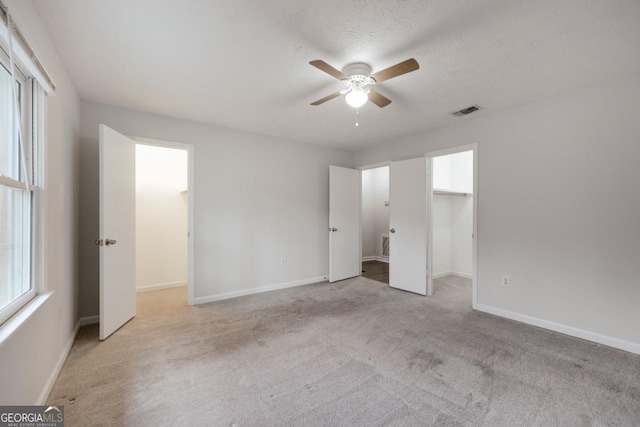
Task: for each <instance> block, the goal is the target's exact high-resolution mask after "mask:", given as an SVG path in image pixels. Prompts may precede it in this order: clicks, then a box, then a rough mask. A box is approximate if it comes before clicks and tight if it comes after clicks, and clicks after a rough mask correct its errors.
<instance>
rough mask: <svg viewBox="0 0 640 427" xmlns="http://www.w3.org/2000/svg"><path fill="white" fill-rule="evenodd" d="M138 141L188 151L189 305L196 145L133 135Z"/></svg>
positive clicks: (191, 297) (192, 278)
mask: <svg viewBox="0 0 640 427" xmlns="http://www.w3.org/2000/svg"><path fill="white" fill-rule="evenodd" d="M131 139H133V140H134V141H135V142H136V143H139V144H142V145H152V146H155V147H164V148H177V149H179V150H186V151H187V186H188V192H187V197H188V206H189V214H188V219H187V222H188V225H187V227H188V230H189V239H188V245H187V259H188V278H187V299H188V302H189V305H194V304H195V250H194V248H195V245H194V241H195V227H194V214H195V212H194V211H195V209H194V207H195V178H194V173H195V172H194V164H195V155H194V150H195V147H194V146H193V144H185V143H182V142H173V141H164V140H161V139H153V138H144V137H136V136H134V137H131Z"/></svg>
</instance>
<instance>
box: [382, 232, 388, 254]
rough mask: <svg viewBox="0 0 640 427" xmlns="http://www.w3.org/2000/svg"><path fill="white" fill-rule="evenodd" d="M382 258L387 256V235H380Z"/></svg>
mask: <svg viewBox="0 0 640 427" xmlns="http://www.w3.org/2000/svg"><path fill="white" fill-rule="evenodd" d="M382 256H386V257H388V256H389V235H388V234H383V235H382Z"/></svg>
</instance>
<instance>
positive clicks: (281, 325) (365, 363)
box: [48, 277, 640, 427]
mask: <svg viewBox="0 0 640 427" xmlns="http://www.w3.org/2000/svg"><path fill="white" fill-rule="evenodd" d="M434 285H435V287H436V292H435V294H434V296H433V297H431V298H427V297H421V296H417V295H413V294H410V293H407V292H403V291H399V290H395V289H391V288H389V287H388V286H386V285H384V284H382V283H380V282H375V281H372V280H370V279H367V278H363V277H360V278H355V279H350V280H345V281H342V282H338V283H334V284H329V283H319V284H315V285H307V286H302V287H297V288H291V289H286V290H281V291H275V292H267V293H263V294H259V295H252V296H246V297H241V298H236V299H232V300H226V301H220V302H216V303H211V304H207V305H201V306H193V307H190V306H188V305H187V304H186V291H185V289H184V288H175V289H166V290H160V291H154V292H145V293H141V294H139V297H138V315H137V316H136V318H134V319H133V320H132V321H130V322H129V323H128V324H127V325H125V326H124V327H123V328H121V329H120V330H119V331H117V332H116V333H115V334H114V335H113V336H111V337H110V338H108V339H107V340H106V341H104V342H100V341H99V340H98V328H97V325H91V326H87V327H83V328H82V329H81V330H80V334H79V336H78V339H77V340H76V342H75V344H74V346H73V348H72V350H71V353H70V354H69V357H68V359H67V361H66V363H65V365H64V367H63V369H62V372H61V374H60V376H59V378H58V380H57V381H56V383H55V385H54V388H53V390H52V392H51V394H50V396H49V400H48V403H49V404H57V405H65V418H66V425H67V426H69V427H71V426H102V425H104V426H107V425H109V426H112V425H118V426H161V425H163V426H164V425H188V426H196V425H209V426H383V425H384V426H387V425H389V426H429V425H434V426H600V425H602V426H605V425H607V426H612V425H615V426H638V425H640V357H639V356H637V355H633V354H631V353H626V352H624V351H620V350H615V349H612V348H608V347H605V346H601V345H597V344H594V343H591V342H588V341H583V340H580V339H577V338H572V337H568V336H565V335H561V334H557V333H554V332H550V331H547V330H543V329H539V328H536V327H532V326H528V325H524V324H521V323H517V322H513V321H510V320H506V319H502V318H499V317H495V316H492V315H489V314H484V313H480V312H476V311H473V310H471V308H470V299H471V297H470V294H471V290H470V283H469V281H468V280H465V279H460V278H455V277H447V278H443V279H439V280H436V281H435V284H434Z"/></svg>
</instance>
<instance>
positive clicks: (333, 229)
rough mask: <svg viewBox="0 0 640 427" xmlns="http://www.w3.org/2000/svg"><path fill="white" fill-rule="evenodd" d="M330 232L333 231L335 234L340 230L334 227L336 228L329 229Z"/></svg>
mask: <svg viewBox="0 0 640 427" xmlns="http://www.w3.org/2000/svg"><path fill="white" fill-rule="evenodd" d="M329 231H332V232H334V231H338V229H337V228H335V227H334V228H332V227H329Z"/></svg>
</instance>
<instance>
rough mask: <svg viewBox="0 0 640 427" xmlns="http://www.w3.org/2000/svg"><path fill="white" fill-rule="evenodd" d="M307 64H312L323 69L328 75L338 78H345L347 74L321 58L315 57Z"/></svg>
mask: <svg viewBox="0 0 640 427" xmlns="http://www.w3.org/2000/svg"><path fill="white" fill-rule="evenodd" d="M309 64H311V65H313V66H314V67H316V68H317V69H318V70H321V71H324V72H325V73H327V74H329V75H330V76H333V77H335V78H336V79H338V80H343V79H346V78H347V76H346V75H345V74H344V73H343V72H342V71H338V70H336V69H335V68H333V67H332V66H331V65H329V64H327V63H326V62H324V61H323V60H321V59H316V60H313V61H310V62H309Z"/></svg>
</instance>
